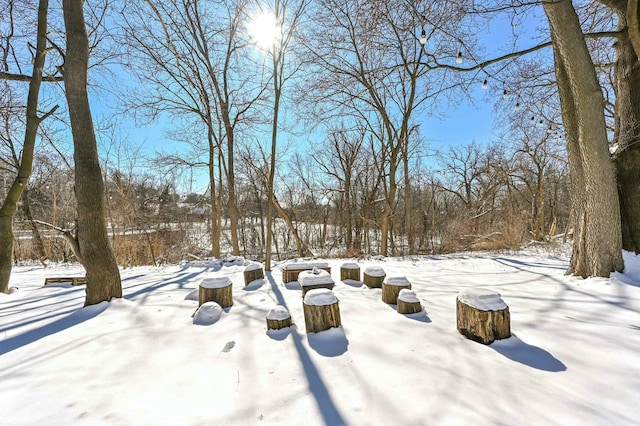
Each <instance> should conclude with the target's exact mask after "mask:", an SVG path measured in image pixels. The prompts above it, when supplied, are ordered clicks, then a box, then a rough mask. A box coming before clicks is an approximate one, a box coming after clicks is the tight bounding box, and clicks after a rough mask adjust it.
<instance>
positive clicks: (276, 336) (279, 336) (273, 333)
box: [267, 326, 293, 340]
mask: <svg viewBox="0 0 640 426" xmlns="http://www.w3.org/2000/svg"><path fill="white" fill-rule="evenodd" d="M292 327H293V326H291V327H284V328H281V329H280V330H267V336H269V337H271V338H272V339H273V340H284V339H286V338H287V337H289V335H290V334H291V329H292Z"/></svg>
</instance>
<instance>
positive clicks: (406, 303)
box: [397, 288, 422, 314]
mask: <svg viewBox="0 0 640 426" xmlns="http://www.w3.org/2000/svg"><path fill="white" fill-rule="evenodd" d="M397 311H398V313H399V314H417V313H418V312H422V305H421V304H420V300H419V299H418V297H417V296H416V294H415V293H414V292H413V291H411V290H409V289H406V288H403V289H401V290H400V293H398V308H397Z"/></svg>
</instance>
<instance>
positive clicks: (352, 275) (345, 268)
mask: <svg viewBox="0 0 640 426" xmlns="http://www.w3.org/2000/svg"><path fill="white" fill-rule="evenodd" d="M344 280H353V281H360V265H358V264H357V263H343V264H342V265H341V266H340V281H344Z"/></svg>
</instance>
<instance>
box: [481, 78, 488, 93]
mask: <svg viewBox="0 0 640 426" xmlns="http://www.w3.org/2000/svg"><path fill="white" fill-rule="evenodd" d="M482 90H487V79H486V78H485V79H484V81H483V82H482Z"/></svg>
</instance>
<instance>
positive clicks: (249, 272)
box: [244, 263, 264, 287]
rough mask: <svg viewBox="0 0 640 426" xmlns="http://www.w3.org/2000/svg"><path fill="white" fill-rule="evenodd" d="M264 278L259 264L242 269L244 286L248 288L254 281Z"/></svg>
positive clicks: (252, 264)
mask: <svg viewBox="0 0 640 426" xmlns="http://www.w3.org/2000/svg"><path fill="white" fill-rule="evenodd" d="M261 278H264V270H263V269H262V265H261V264H259V263H251V264H250V265H247V267H246V268H244V286H245V287H246V286H248V285H249V284H251V283H252V282H254V281H255V280H259V279H261Z"/></svg>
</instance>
